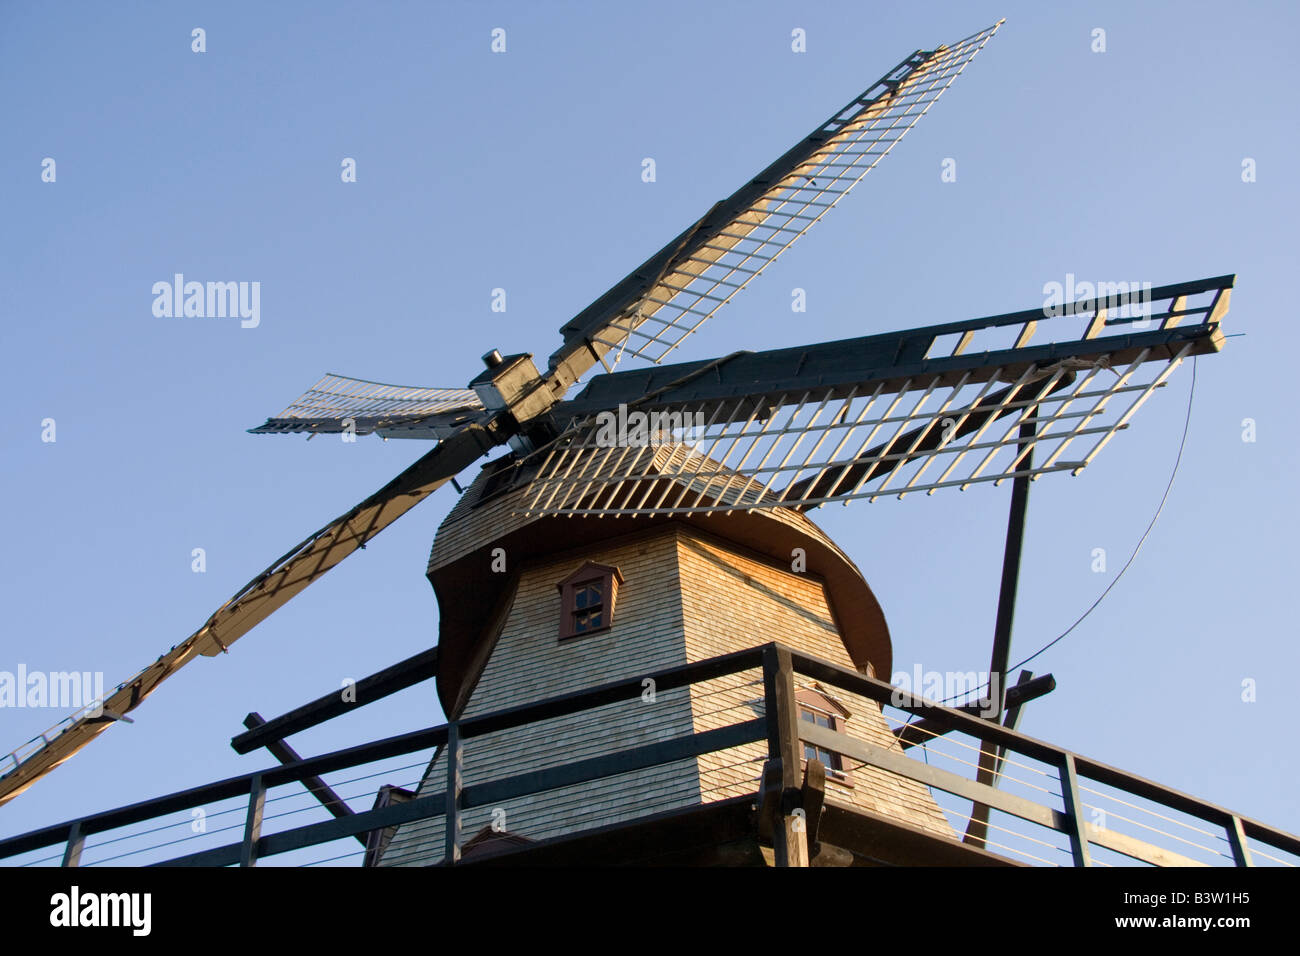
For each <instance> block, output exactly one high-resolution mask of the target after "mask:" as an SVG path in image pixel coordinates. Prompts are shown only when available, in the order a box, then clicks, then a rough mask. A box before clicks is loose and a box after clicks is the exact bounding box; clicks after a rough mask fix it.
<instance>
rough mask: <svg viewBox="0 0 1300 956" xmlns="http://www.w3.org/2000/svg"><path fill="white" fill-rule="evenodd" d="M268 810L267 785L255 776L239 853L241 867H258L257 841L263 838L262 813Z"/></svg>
mask: <svg viewBox="0 0 1300 956" xmlns="http://www.w3.org/2000/svg"><path fill="white" fill-rule="evenodd" d="M265 809H266V784H265V783H263V782H262V775H261V774H260V773H259V774H257V775H255V776H254V777H253V779H252V781H251V782H250V784H249V793H248V816H247V817H246V818H245V820H244V845H243V846H242V847H241V848H240V851H239V865H240V866H257V841H258V840H260V839H261V837H262V813H263V811H264V810H265Z"/></svg>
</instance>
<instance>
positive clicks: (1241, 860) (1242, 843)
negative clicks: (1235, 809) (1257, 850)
mask: <svg viewBox="0 0 1300 956" xmlns="http://www.w3.org/2000/svg"><path fill="white" fill-rule="evenodd" d="M1227 831H1228V843H1229V844H1230V845H1231V846H1232V859H1233V860H1234V861H1235V862H1236V864H1237V866H1254V865H1255V861H1254V860H1252V859H1251V858H1250V847H1249V846H1248V845H1247V843H1246V830H1245V828H1244V827H1242V825H1241V817H1239V816H1236V815H1235V814H1234V815H1233V817H1232V821H1231V822H1230V823H1229V824H1228V826H1227Z"/></svg>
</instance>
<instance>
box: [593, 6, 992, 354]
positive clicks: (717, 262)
mask: <svg viewBox="0 0 1300 956" xmlns="http://www.w3.org/2000/svg"><path fill="white" fill-rule="evenodd" d="M1001 25H1002V21H1001V20H999V21H998V22H997V23H996V24H994V25H993V26H991V27H988V28H987V29H984V30H981V31H980V32H978V33H975V34H972V35H971V36H969V37H967V38H965V39H964V40H959V41H958V42H956V43H954V44H953V45H951V46H943V47H940V48H939V49H937V50H935V51H934V52H932V53H929V54H924V53H919V52H918V53H915V54H913V55H912V56H911V57H910V58H909V59H907V60H905V61H904V62H903V63H902V64H900V65H899V66H898V67H896V68H895V69H894V70H892V71H891V72H890V73H888V74H886V75H885V77H883V78H882V79H881V80H880V81H879V82H878V83H876V85H875V86H872V87H871V88H870V89H868V90H867V91H866V92H864V93H863V94H862V95H861V96H859V97H857V98H856V99H854V100H853V101H852V102H851V103H849V104H848V105H847V106H846V107H844V109H842V110H840V111H839V112H838V113H836V115H835V116H834V117H832V118H831V119H830V120H828V121H827V122H826V123H824V124H823V125H822V127H821V128H820V133H821V134H822V135H824V136H825V138H826V142H825V146H823V147H822V148H820V149H819V150H817V152H815V153H814V154H813V155H812V156H811V157H809V159H808V160H807V161H805V162H803V163H802V164H800V165H799V166H797V167H795V168H794V170H792V171H791V172H790V173H788V174H787V175H785V176H784V177H782V178H781V179H779V180H778V181H777V182H776V183H775V184H774V185H772V186H771V187H770V188H769V189H768V190H767V191H766V192H764V193H763V194H762V195H761V197H760V198H758V199H757V200H755V201H754V202H752V203H750V204H749V205H748V207H747V208H745V209H743V210H742V211H741V212H740V213H739V214H738V215H737V216H736V217H735V218H734V219H733V220H732V221H731V222H730V223H729V224H728V225H727V226H726V227H725V228H724V229H722V230H721V231H720V232H718V233H716V234H715V235H714V236H712V237H711V238H710V239H709V241H708V242H706V243H704V244H703V245H702V246H700V247H699V248H698V249H697V250H696V251H694V252H692V253H691V254H690V255H689V256H687V257H685V258H682V259H676V260H670V263H669V265H668V267H667V269H666V270H665V272H664V273H663V274H662V275H660V276H659V277H658V279H657V281H656V282H655V283H654V285H653V286H652V287H651V288H650V290H649V291H648V292H647V293H646V294H645V296H644V297H642V298H641V299H640V300H639V301H638V302H636V303H634V304H633V305H631V306H629V307H628V308H627V309H625V310H624V311H623V312H622V313H621V314H620V315H618V316H616V317H615V318H614V319H612V320H611V321H610V322H609V323H608V324H607V325H606V326H605V327H604V328H603V329H601V330H600V331H599V332H598V333H596V334H595V335H594V336H593V337H592V338H593V341H595V342H597V343H599V344H601V345H604V346H606V347H608V348H610V349H611V350H613V351H612V352H611V354H612V355H613V356H614V360H613V362H612V363H611V362H607V363H606V368H607V369H611V368H612V367H613V366H614V365H616V364H617V363H618V361H619V360H620V359H621V358H622V357H623V356H624V354H627V355H632V356H635V357H637V358H642V359H647V360H649V361H651V362H656V363H657V362H660V361H662V359H663V358H664V356H665V355H667V354H668V353H669V352H671V351H672V350H673V349H674V348H676V347H677V346H678V345H680V344H681V343H682V341H683V340H684V339H686V338H687V337H688V336H690V335H691V334H692V333H694V332H695V331H696V330H697V329H698V328H699V327H700V326H701V325H702V324H703V323H704V322H705V321H707V320H708V319H709V318H710V317H711V316H712V315H713V314H714V313H715V312H717V311H718V309H720V308H721V307H722V306H724V305H726V304H727V303H728V302H730V301H731V299H732V298H734V297H735V295H736V293H738V292H739V291H740V290H741V289H743V288H745V286H747V285H748V284H749V283H750V281H751V280H752V279H753V278H754V277H755V276H757V275H759V274H760V273H761V272H762V271H763V269H764V268H766V266H767V265H768V263H770V262H772V261H773V260H775V259H776V258H777V256H779V255H780V254H781V253H782V252H784V251H785V250H786V249H788V248H789V247H790V246H791V245H792V244H793V243H794V242H795V240H797V239H798V238H799V237H800V236H802V235H803V234H804V233H806V232H807V231H808V230H809V229H810V228H811V227H812V226H813V224H814V223H816V222H818V221H819V220H820V219H821V218H822V217H823V216H824V215H826V213H827V212H828V211H829V210H831V209H833V208H834V207H835V205H836V204H837V203H838V202H839V200H840V199H841V197H843V196H846V195H848V193H849V192H850V190H852V189H853V187H854V186H856V185H857V184H858V183H859V182H860V181H861V180H862V177H864V176H865V175H866V174H867V173H868V172H870V171H871V170H872V169H873V168H874V167H875V165H876V164H877V163H878V162H880V160H881V159H883V158H884V157H885V156H886V155H888V153H889V151H890V150H892V149H893V148H894V145H895V144H896V143H897V142H898V141H899V140H900V139H902V138H903V135H904V134H905V133H906V132H907V131H908V130H910V129H911V128H912V127H913V126H914V125H916V122H917V120H919V119H920V118H921V117H922V116H924V115H925V113H926V111H927V110H929V108H930V107H931V106H932V105H933V104H934V103H935V101H937V100H938V99H939V97H940V95H941V94H942V93H943V92H944V91H945V90H946V89H947V88H948V87H949V85H951V83H952V81H953V80H954V79H956V78H957V76H958V75H959V74H960V73H961V72H962V70H964V69H965V68H966V65H967V64H968V63H970V61H971V60H972V59H974V57H975V54H977V53H978V52H979V51H980V50H981V49H982V48H983V47H984V44H985V43H987V42H988V41H989V39H990V38H991V37H992V36H993V34H995V33H996V32H997V31H998V28H999V27H1000V26H1001ZM706 219H707V217H706ZM703 221H704V220H701V223H703Z"/></svg>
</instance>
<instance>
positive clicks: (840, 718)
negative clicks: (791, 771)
mask: <svg viewBox="0 0 1300 956" xmlns="http://www.w3.org/2000/svg"><path fill="white" fill-rule="evenodd" d="M794 696H795V701H796V702H797V703H798V705H799V719H800V720H806V721H808V722H809V723H811V724H816V725H817V726H818V727H825V728H826V729H827V730H834V731H837V732H839V733H844V732H845V723H846V722H847V721H848V719H849V712H848V711H847V710H845V709H844V708H843V707H842V706H841V705H840V704H839V702H838V701H835V700H832V699H831V698H830V697H828V696H827V695H826V694H823V693H822V692H821V691H818V690H811V689H804V690H798V691H795V695H794ZM803 759H804V760H805V761H807V760H814V759H816V760H820V761H821V762H822V765H823V766H824V767H825V768H826V773H827V775H828V776H830V777H831V779H833V780H836V781H838V782H840V783H848V780H849V777H848V774H847V773H846V772H845V771H846V769H847V768H846V767H845V766H844V757H843V756H842V755H841V754H838V753H835V752H834V751H831V750H827V749H825V748H823V747H818V746H815V745H813V744H810V743H808V742H806V741H805V742H804V745H803Z"/></svg>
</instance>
